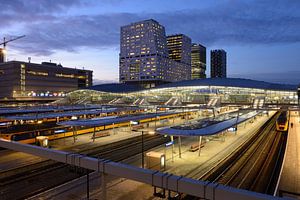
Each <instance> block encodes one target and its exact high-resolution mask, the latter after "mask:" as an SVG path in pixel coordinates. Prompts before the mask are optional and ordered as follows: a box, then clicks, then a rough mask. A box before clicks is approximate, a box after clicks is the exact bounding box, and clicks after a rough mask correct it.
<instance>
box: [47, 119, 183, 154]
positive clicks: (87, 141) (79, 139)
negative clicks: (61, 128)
mask: <svg viewBox="0 0 300 200" xmlns="http://www.w3.org/2000/svg"><path fill="white" fill-rule="evenodd" d="M183 122H184V119H181V118H180V117H178V118H176V119H174V120H173V119H171V120H161V121H157V122H150V123H149V126H147V124H143V125H144V128H142V129H139V130H138V131H132V130H131V128H130V127H128V126H127V127H119V128H114V129H108V130H104V131H99V133H100V132H107V133H108V134H109V136H104V137H99V138H96V139H95V140H94V141H93V139H92V135H93V134H92V133H89V134H83V135H77V136H75V139H74V137H67V138H62V139H57V140H53V141H50V142H49V145H50V147H51V148H54V149H61V150H63V149H72V151H78V150H80V148H81V147H82V148H86V147H87V145H91V146H93V145H97V146H100V145H105V144H109V143H112V142H117V141H120V140H124V139H127V138H131V137H136V136H139V135H141V131H144V132H145V133H149V132H154V131H155V128H156V127H162V126H169V125H171V124H180V123H183ZM97 133H98V132H97ZM76 146H77V147H76Z"/></svg>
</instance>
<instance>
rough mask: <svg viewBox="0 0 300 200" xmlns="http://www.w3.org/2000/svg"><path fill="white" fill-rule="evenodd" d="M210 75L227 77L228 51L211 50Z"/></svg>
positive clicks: (212, 76)
mask: <svg viewBox="0 0 300 200" xmlns="http://www.w3.org/2000/svg"><path fill="white" fill-rule="evenodd" d="M210 66H211V69H210V76H211V78H226V77H227V69H226V51H224V50H223V49H216V50H211V51H210Z"/></svg>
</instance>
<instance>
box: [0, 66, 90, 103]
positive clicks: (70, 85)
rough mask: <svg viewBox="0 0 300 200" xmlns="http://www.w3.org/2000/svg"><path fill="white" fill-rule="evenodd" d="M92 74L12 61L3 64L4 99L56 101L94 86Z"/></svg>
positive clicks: (0, 94)
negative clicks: (78, 90)
mask: <svg viewBox="0 0 300 200" xmlns="http://www.w3.org/2000/svg"><path fill="white" fill-rule="evenodd" d="M92 73H93V72H92V71H90V70H82V69H73V68H66V67H62V66H61V65H57V64H55V63H48V62H43V63H42V64H36V63H26V62H19V61H10V62H6V63H1V64H0V99H2V100H5V99H8V100H9V99H12V100H52V99H57V98H62V97H64V96H65V95H66V94H67V93H68V92H70V91H74V90H77V89H81V88H86V87H90V86H92V84H93V82H92V80H93V79H92Z"/></svg>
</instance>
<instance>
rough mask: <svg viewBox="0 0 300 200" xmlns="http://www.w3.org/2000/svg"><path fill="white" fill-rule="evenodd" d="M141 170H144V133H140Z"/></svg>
mask: <svg viewBox="0 0 300 200" xmlns="http://www.w3.org/2000/svg"><path fill="white" fill-rule="evenodd" d="M142 168H144V131H142Z"/></svg>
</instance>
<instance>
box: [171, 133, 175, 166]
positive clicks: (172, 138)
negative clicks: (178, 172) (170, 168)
mask: <svg viewBox="0 0 300 200" xmlns="http://www.w3.org/2000/svg"><path fill="white" fill-rule="evenodd" d="M170 137H171V141H172V143H173V144H172V162H174V136H173V135H171V136H170Z"/></svg>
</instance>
